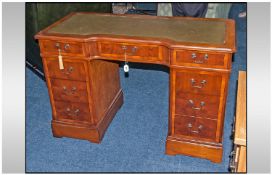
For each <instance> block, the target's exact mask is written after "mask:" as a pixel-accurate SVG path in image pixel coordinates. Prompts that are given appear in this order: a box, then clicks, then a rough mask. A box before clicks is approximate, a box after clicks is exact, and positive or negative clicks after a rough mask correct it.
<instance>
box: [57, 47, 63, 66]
mask: <svg viewBox="0 0 272 175" xmlns="http://www.w3.org/2000/svg"><path fill="white" fill-rule="evenodd" d="M58 58H59V69H60V70H62V69H64V66H63V60H62V55H61V53H60V49H59V56H58Z"/></svg>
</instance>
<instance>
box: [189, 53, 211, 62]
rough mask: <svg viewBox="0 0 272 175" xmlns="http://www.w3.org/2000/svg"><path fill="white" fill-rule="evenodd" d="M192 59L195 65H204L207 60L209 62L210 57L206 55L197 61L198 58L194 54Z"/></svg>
mask: <svg viewBox="0 0 272 175" xmlns="http://www.w3.org/2000/svg"><path fill="white" fill-rule="evenodd" d="M191 58H192V59H193V62H194V63H197V64H203V63H204V61H205V60H208V58H209V55H208V54H207V53H206V54H205V55H204V57H203V58H202V59H201V58H200V59H201V60H198V59H196V58H197V56H196V53H192V56H191Z"/></svg>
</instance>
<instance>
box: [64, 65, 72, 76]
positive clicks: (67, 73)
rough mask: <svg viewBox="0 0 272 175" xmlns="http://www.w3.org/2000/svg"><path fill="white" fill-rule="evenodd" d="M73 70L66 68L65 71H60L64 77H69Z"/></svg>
mask: <svg viewBox="0 0 272 175" xmlns="http://www.w3.org/2000/svg"><path fill="white" fill-rule="evenodd" d="M73 70H74V68H73V67H72V66H70V67H68V68H67V69H66V70H62V71H61V72H62V73H64V74H65V75H70V74H71V73H72V72H73Z"/></svg>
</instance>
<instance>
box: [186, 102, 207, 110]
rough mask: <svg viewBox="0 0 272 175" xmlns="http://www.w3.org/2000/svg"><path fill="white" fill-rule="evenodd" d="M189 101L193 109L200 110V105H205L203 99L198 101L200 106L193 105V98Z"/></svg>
mask: <svg viewBox="0 0 272 175" xmlns="http://www.w3.org/2000/svg"><path fill="white" fill-rule="evenodd" d="M189 103H190V104H191V105H192V109H194V110H201V109H202V107H203V106H205V102H204V101H202V102H200V107H194V101H193V100H189Z"/></svg>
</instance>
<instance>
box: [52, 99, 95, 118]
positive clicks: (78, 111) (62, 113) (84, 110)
mask: <svg viewBox="0 0 272 175" xmlns="http://www.w3.org/2000/svg"><path fill="white" fill-rule="evenodd" d="M55 108H56V113H57V119H58V120H67V121H80V122H90V121H91V116H90V109H89V106H88V103H69V102H60V101H55Z"/></svg>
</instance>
